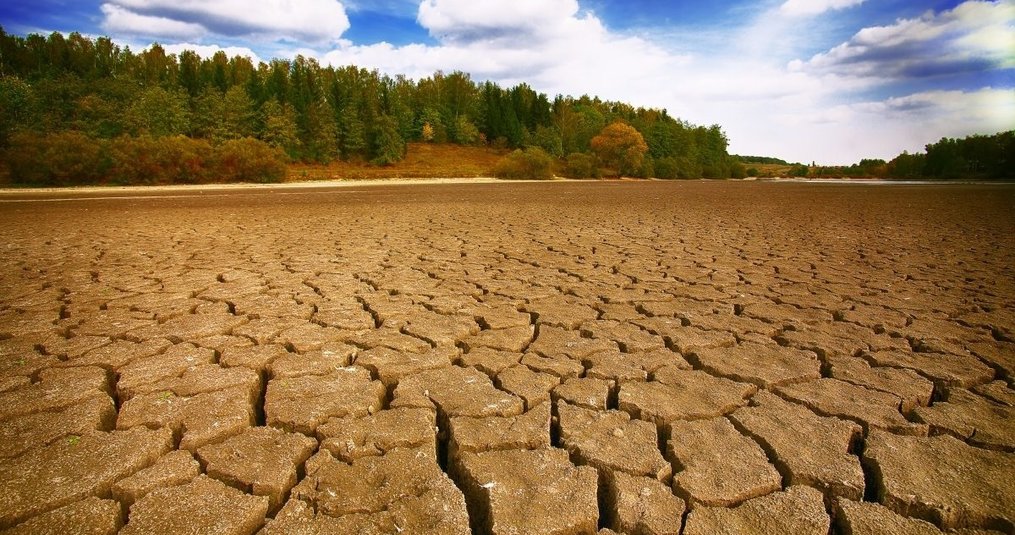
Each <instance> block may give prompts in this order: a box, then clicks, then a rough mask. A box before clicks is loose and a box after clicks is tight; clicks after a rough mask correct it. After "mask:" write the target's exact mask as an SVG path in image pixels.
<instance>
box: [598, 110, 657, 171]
mask: <svg viewBox="0 0 1015 535" xmlns="http://www.w3.org/2000/svg"><path fill="white" fill-rule="evenodd" d="M591 147H592V151H593V152H594V153H595V154H596V156H597V157H599V161H600V162H602V163H603V165H604V166H606V167H608V168H611V169H615V170H616V171H617V173H618V174H620V175H621V176H624V175H637V174H638V173H639V171H640V170H641V168H642V161H643V160H644V158H645V153H646V152H648V145H647V144H645V139H644V138H643V137H642V135H641V134H640V133H639V132H638V131H637V130H635V129H634V127H632V126H631V125H628V124H626V123H623V122H621V121H617V122H615V123H613V124H611V125H609V126H607V127H606V128H604V129H603V131H602V132H600V133H599V135H598V136H596V137H594V138H592V141H591Z"/></svg>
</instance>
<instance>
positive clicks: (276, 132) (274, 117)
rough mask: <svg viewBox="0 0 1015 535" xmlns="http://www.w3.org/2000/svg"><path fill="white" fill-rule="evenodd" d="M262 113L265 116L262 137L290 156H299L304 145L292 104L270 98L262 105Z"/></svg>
mask: <svg viewBox="0 0 1015 535" xmlns="http://www.w3.org/2000/svg"><path fill="white" fill-rule="evenodd" d="M261 115H263V117H264V120H263V122H264V129H263V130H262V131H261V139H262V140H264V141H265V142H266V143H267V144H268V145H270V146H272V147H278V148H280V149H282V150H283V151H285V153H286V154H287V155H289V157H290V158H294V159H295V158H297V157H298V156H299V154H300V150H301V148H302V147H301V146H300V136H299V131H298V130H297V128H296V112H295V111H293V108H292V106H290V105H288V104H279V102H278V101H277V100H269V101H267V102H265V103H264V105H263V106H261Z"/></svg>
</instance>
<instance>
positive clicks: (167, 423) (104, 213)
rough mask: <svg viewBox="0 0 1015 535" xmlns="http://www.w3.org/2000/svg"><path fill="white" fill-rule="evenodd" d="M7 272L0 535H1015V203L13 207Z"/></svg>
mask: <svg viewBox="0 0 1015 535" xmlns="http://www.w3.org/2000/svg"><path fill="white" fill-rule="evenodd" d="M0 248H2V254H0V504H2V506H0V530H7V529H14V530H15V531H12V533H37V532H70V531H69V530H73V532H89V533H116V532H118V531H120V532H124V533H147V532H151V531H153V530H156V531H157V530H163V531H164V530H177V531H179V532H193V533H197V532H209V533H211V532H216V533H236V534H252V533H256V532H258V531H259V530H262V529H264V531H265V532H266V533H292V532H300V533H325V532H369V533H375V532H376V533H392V532H400V531H405V532H410V533H423V532H427V533H429V532H433V533H468V532H470V531H471V532H473V533H522V532H526V533H561V534H572V533H573V534H591V533H596V532H597V531H598V530H600V529H604V528H609V529H612V530H613V531H615V532H617V533H628V534H632V533H674V534H677V533H685V534H687V533H822V534H824V533H828V532H829V530H831V532H832V533H875V532H878V531H879V529H881V528H884V529H891V530H896V531H898V532H900V533H902V532H906V533H909V532H914V533H915V532H919V533H937V532H940V531H941V530H951V529H979V530H995V531H999V532H1003V533H1011V532H1013V530H1015V486H1013V484H1012V481H1015V438H1013V437H1015V434H1013V432H1012V416H1013V411H1015V390H1013V388H1012V384H1013V381H1015V376H1013V373H1015V187H1012V186H1005V185H992V186H979V185H961V186H959V185H927V186H902V185H890V186H877V185H838V184H803V183H757V182H754V183H733V182H552V183H527V184H520V183H466V184H446V183H444V184H429V185H420V184H416V185H405V184H397V185H391V184H388V185H369V186H368V185H366V184H356V185H353V186H348V185H346V186H343V187H334V186H326V185H320V184H315V185H286V186H279V187H250V188H242V187H227V188H201V187H195V188H167V189H158V190H119V189H111V190H101V189H93V190H84V191H18V192H0ZM603 532H604V533H606V532H608V531H603Z"/></svg>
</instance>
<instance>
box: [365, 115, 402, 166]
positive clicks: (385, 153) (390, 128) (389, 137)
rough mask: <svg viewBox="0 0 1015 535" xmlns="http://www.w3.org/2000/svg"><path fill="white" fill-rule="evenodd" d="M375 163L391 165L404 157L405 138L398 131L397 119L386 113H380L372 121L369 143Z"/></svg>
mask: <svg viewBox="0 0 1015 535" xmlns="http://www.w3.org/2000/svg"><path fill="white" fill-rule="evenodd" d="M370 147H371V153H372V155H373V159H372V160H371V162H372V163H374V164H375V165H391V164H393V163H395V162H398V161H401V160H402V158H404V157H405V140H403V139H402V135H401V134H400V133H399V132H398V121H396V120H395V119H394V118H393V117H390V116H388V115H381V116H380V117H378V118H377V120H376V121H375V123H374V130H373V135H372V140H371V143H370Z"/></svg>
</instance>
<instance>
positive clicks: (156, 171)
mask: <svg viewBox="0 0 1015 535" xmlns="http://www.w3.org/2000/svg"><path fill="white" fill-rule="evenodd" d="M109 153H110V159H111V164H112V165H111V168H110V169H109V173H108V178H109V180H111V181H112V182H114V183H117V184H196V183H201V182H207V181H209V179H211V178H212V175H211V173H210V167H211V160H212V157H213V154H212V148H211V145H210V144H209V143H208V142H207V141H205V140H201V139H192V138H189V137H186V136H171V137H164V138H158V139H156V138H153V137H151V136H147V135H144V136H138V137H119V138H116V139H114V140H113V141H112V142H111V143H110V150H109Z"/></svg>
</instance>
